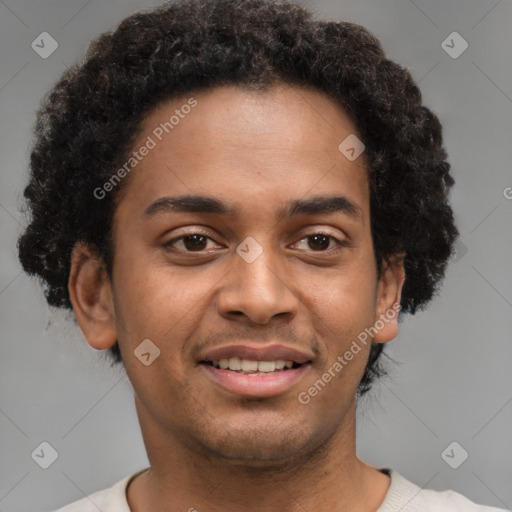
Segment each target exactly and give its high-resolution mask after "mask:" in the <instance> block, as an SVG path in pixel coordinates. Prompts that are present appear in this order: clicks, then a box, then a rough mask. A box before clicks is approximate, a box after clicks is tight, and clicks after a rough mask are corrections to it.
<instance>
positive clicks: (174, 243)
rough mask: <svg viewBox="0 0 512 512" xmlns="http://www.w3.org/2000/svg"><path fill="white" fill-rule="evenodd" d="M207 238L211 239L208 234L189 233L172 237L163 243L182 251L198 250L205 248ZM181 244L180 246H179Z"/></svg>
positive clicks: (165, 245)
mask: <svg viewBox="0 0 512 512" xmlns="http://www.w3.org/2000/svg"><path fill="white" fill-rule="evenodd" d="M208 240H211V241H213V239H212V238H210V237H209V236H208V235H204V234H202V233H190V234H188V235H182V236H180V237H178V238H173V239H172V240H169V241H168V242H166V243H165V244H164V247H169V248H171V249H178V250H179V251H184V252H200V251H204V250H205V249H207V243H208ZM179 245H181V247H179Z"/></svg>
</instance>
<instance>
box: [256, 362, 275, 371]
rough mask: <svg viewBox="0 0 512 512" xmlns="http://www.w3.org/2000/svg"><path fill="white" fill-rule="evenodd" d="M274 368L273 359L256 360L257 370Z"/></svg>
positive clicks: (272, 369)
mask: <svg viewBox="0 0 512 512" xmlns="http://www.w3.org/2000/svg"><path fill="white" fill-rule="evenodd" d="M275 369H276V363H275V362H274V361H258V371H259V372H273V371H274V370H275Z"/></svg>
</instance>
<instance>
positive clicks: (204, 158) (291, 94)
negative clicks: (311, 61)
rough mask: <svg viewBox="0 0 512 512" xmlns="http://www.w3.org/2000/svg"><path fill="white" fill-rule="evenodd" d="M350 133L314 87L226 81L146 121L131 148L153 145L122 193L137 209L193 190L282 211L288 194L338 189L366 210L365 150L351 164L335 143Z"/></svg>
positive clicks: (165, 105)
mask: <svg viewBox="0 0 512 512" xmlns="http://www.w3.org/2000/svg"><path fill="white" fill-rule="evenodd" d="M354 136H358V134H357V130H356V128H355V126H354V124H353V122H352V121H351V119H350V118H349V116H348V115H347V114H346V112H345V111H344V110H343V109H342V108H341V107H340V106H339V105H338V104H337V103H336V102H335V101H334V100H333V99H332V98H330V97H329V96H327V95H326V94H324V93H322V92H320V91H317V90H314V89H311V88H303V87H296V86H290V85H280V86H277V87H275V88H273V89H270V90H268V91H265V92H260V91H251V90H246V89H242V88H240V87H235V86H225V87H217V88H215V89H211V90H208V91H204V92H200V93H197V94H189V95H184V96H182V97H180V98H175V99H172V100H169V101H165V102H162V103H160V104H159V105H158V106H157V107H156V108H154V109H153V111H152V112H151V113H150V114H149V115H147V116H146V118H145V119H144V121H143V122H142V124H141V131H140V134H139V136H138V138H137V140H136V142H135V144H134V146H133V150H134V151H136V152H137V151H138V150H142V148H143V147H144V146H146V147H148V148H150V149H149V150H146V151H144V153H145V155H144V156H143V157H140V156H139V158H140V160H138V161H137V164H136V167H134V168H133V170H132V171H131V175H130V179H129V180H127V181H128V182H127V183H126V189H127V190H126V191H124V193H123V195H126V199H127V200H128V201H129V202H130V203H131V204H132V206H133V205H135V204H136V205H137V209H138V210H139V211H141V212H143V211H144V210H146V209H147V207H148V205H149V204H150V203H151V202H153V201H155V200H156V199H158V198H160V197H163V196H171V195H173V196H174V195H184V194H189V195H190V194H193V195H196V194H197V195H203V196H212V195H214V196H216V197H219V198H221V199H222V198H223V199H224V202H225V203H227V204H230V205H232V206H234V207H236V208H237V210H240V209H243V208H244V207H247V208H264V209H267V208H270V207H271V205H275V206H276V207H277V206H280V210H279V211H280V213H282V211H283V208H282V204H283V203H282V200H284V199H285V198H286V197H288V199H294V200H296V199H299V198H301V197H302V198H305V197H307V196H308V195H311V196H319V195H321V196H326V195H328V194H333V193H335V192H336V193H337V195H340V194H343V195H345V196H347V197H349V196H350V197H351V198H352V202H354V203H356V205H358V206H359V207H360V208H361V210H362V211H363V212H365V211H366V213H367V205H366V203H367V201H368V183H367V173H366V165H365V160H364V153H363V154H362V155H361V156H360V157H358V158H356V159H355V160H352V161H351V160H350V159H348V158H347V157H346V156H345V155H344V154H343V153H342V152H341V151H340V148H339V146H340V143H342V142H343V141H344V140H346V139H347V137H354ZM358 138H360V137H358ZM139 152H141V151H139ZM278 203H279V205H278ZM365 216H366V215H365Z"/></svg>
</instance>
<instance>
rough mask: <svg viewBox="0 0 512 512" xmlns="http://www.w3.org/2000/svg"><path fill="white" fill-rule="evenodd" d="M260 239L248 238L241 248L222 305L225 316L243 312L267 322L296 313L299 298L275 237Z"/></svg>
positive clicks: (229, 276) (221, 299)
mask: <svg viewBox="0 0 512 512" xmlns="http://www.w3.org/2000/svg"><path fill="white" fill-rule="evenodd" d="M259 240H260V241H259V242H258V241H256V240H255V239H254V238H252V237H248V238H246V239H245V240H244V241H243V242H242V243H241V244H240V245H239V246H238V247H237V250H236V252H237V254H236V255H235V258H234V260H233V268H232V270H231V272H229V274H228V279H229V284H228V285H227V286H226V287H225V288H224V289H223V291H222V292H221V295H220V298H219V307H220V310H221V311H220V312H221V314H223V315H230V314H234V313H237V314H238V315H239V314H240V313H243V314H244V315H245V316H247V317H249V318H250V319H251V320H252V321H254V322H258V323H266V322H267V321H268V320H270V318H272V317H273V316H275V315H278V314H281V313H293V314H295V312H296V310H297V299H296V297H295V294H294V293H293V291H292V290H291V289H290V288H289V285H288V283H287V279H286V276H285V275H283V272H284V271H283V266H282V264H281V261H280V257H279V254H276V249H275V248H274V247H273V244H272V241H271V239H269V238H266V239H264V237H260V239H259Z"/></svg>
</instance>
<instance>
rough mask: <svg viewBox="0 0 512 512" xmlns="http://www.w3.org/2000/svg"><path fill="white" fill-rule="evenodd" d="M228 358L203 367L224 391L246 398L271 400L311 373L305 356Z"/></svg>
mask: <svg viewBox="0 0 512 512" xmlns="http://www.w3.org/2000/svg"><path fill="white" fill-rule="evenodd" d="M253 357H256V358H254V359H253V358H248V357H229V358H228V357H224V358H220V359H213V358H212V359H211V360H210V359H203V360H201V361H199V366H200V367H201V368H202V369H203V371H204V372H205V374H206V376H207V377H208V378H209V379H210V380H211V381H212V382H213V383H214V385H215V386H216V387H220V388H221V389H222V390H223V391H228V392H229V393H232V394H235V395H240V396H245V397H261V398H264V397H271V396H275V395H280V394H284V393H287V392H289V391H291V390H292V388H293V387H294V386H296V385H297V383H298V382H299V381H300V380H301V379H303V378H304V376H305V375H306V374H307V373H308V372H309V371H310V370H311V368H310V367H311V363H312V361H311V360H309V359H306V358H305V357H304V355H299V356H296V357H295V358H294V359H299V361H297V360H293V359H271V358H269V357H267V359H262V357H263V355H262V354H261V353H260V354H256V355H255V356H254V355H253Z"/></svg>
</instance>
